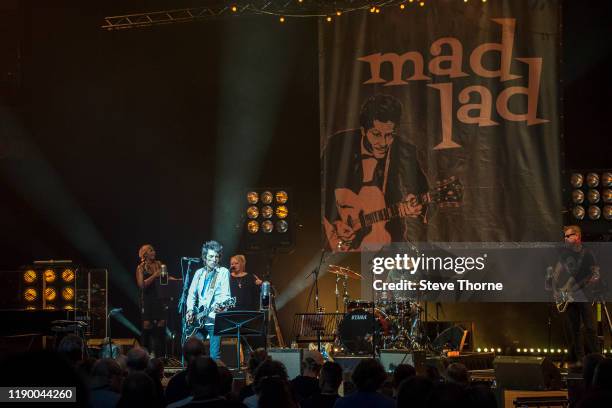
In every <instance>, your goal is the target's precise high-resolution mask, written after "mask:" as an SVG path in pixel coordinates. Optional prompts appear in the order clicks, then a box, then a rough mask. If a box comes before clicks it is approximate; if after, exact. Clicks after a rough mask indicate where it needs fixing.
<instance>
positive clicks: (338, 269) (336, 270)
mask: <svg viewBox="0 0 612 408" xmlns="http://www.w3.org/2000/svg"><path fill="white" fill-rule="evenodd" d="M327 270H328V271H329V272H331V273H333V274H335V275H341V276H346V277H347V278H352V279H361V275H360V274H358V273H357V272H355V271H352V270H350V269H349V268H345V267H343V266H338V265H329V267H328V268H327Z"/></svg>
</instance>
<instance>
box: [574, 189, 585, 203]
mask: <svg viewBox="0 0 612 408" xmlns="http://www.w3.org/2000/svg"><path fill="white" fill-rule="evenodd" d="M572 202H573V203H574V204H582V203H583V202H584V193H583V192H582V190H574V191H572Z"/></svg>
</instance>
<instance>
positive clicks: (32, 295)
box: [23, 288, 38, 302]
mask: <svg viewBox="0 0 612 408" xmlns="http://www.w3.org/2000/svg"><path fill="white" fill-rule="evenodd" d="M37 298H38V292H37V291H36V289H34V288H27V289H26V290H24V291H23V299H24V300H25V301H26V302H33V301H35V300H36V299H37Z"/></svg>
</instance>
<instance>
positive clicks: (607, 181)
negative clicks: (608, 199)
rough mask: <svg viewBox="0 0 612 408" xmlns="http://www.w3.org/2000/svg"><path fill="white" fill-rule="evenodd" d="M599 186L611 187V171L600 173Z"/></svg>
mask: <svg viewBox="0 0 612 408" xmlns="http://www.w3.org/2000/svg"><path fill="white" fill-rule="evenodd" d="M601 186H602V187H612V172H609V171H606V172H605V173H603V174H602V175H601Z"/></svg>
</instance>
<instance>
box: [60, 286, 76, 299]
mask: <svg viewBox="0 0 612 408" xmlns="http://www.w3.org/2000/svg"><path fill="white" fill-rule="evenodd" d="M62 299H64V300H65V301H71V300H73V299H74V288H72V287H70V286H66V287H65V288H64V289H62Z"/></svg>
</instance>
